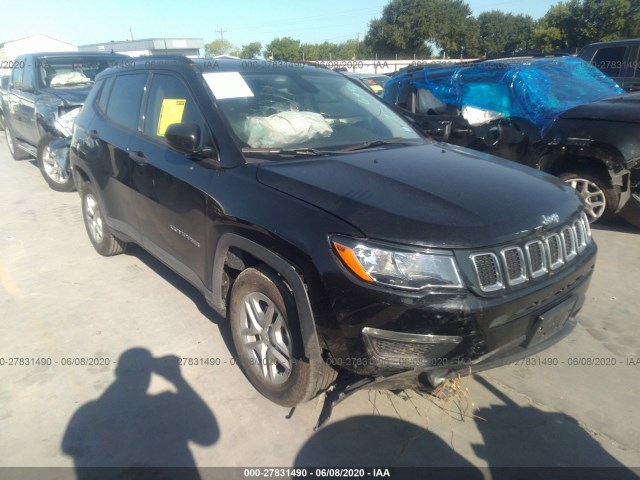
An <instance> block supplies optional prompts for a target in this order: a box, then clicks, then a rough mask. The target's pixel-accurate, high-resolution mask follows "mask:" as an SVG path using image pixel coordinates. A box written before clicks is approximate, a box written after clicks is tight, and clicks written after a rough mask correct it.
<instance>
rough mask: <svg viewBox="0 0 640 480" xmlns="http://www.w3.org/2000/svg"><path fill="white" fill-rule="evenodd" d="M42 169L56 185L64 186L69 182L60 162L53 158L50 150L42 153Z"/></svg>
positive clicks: (47, 149)
mask: <svg viewBox="0 0 640 480" xmlns="http://www.w3.org/2000/svg"><path fill="white" fill-rule="evenodd" d="M42 167H43V168H44V172H45V173H46V175H47V176H48V177H49V178H50V179H51V180H52V181H54V182H55V183H59V184H64V183H67V182H68V181H69V179H68V178H67V177H66V176H65V174H64V171H63V169H62V168H61V167H60V165H58V162H56V161H55V160H54V159H53V157H52V156H51V150H49V148H45V149H44V151H43V152H42Z"/></svg>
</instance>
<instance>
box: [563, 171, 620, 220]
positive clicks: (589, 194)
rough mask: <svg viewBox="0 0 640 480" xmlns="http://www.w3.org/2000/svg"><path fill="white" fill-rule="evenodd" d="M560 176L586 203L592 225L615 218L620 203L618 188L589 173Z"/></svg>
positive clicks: (580, 172) (570, 173)
mask: <svg viewBox="0 0 640 480" xmlns="http://www.w3.org/2000/svg"><path fill="white" fill-rule="evenodd" d="M558 176H559V177H560V178H561V179H562V180H564V181H565V182H567V183H568V184H569V185H571V186H572V187H573V188H575V189H576V191H577V192H578V195H580V197H581V198H582V200H583V201H584V203H585V206H586V213H587V216H588V217H589V222H590V223H594V222H597V221H599V220H610V219H611V218H613V216H614V212H615V211H616V208H617V207H618V202H619V201H620V190H619V189H618V187H615V186H613V185H611V184H610V182H609V181H608V180H605V179H603V178H602V177H601V176H599V175H597V174H595V173H592V172H588V171H576V172H564V173H561V174H560V175H558Z"/></svg>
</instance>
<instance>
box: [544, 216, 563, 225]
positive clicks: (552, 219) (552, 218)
mask: <svg viewBox="0 0 640 480" xmlns="http://www.w3.org/2000/svg"><path fill="white" fill-rule="evenodd" d="M559 221H560V215H558V214H557V213H552V214H551V215H542V225H544V226H545V227H546V226H549V225H553V224H554V223H558V222H559Z"/></svg>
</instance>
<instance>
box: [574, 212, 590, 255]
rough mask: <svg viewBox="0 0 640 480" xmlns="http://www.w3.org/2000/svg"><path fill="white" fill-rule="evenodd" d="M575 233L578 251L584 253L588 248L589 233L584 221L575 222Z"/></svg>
mask: <svg viewBox="0 0 640 480" xmlns="http://www.w3.org/2000/svg"><path fill="white" fill-rule="evenodd" d="M573 233H574V234H575V236H576V250H577V251H578V253H582V251H583V250H584V249H585V248H587V233H586V231H585V228H584V225H583V223H582V220H576V221H575V222H573Z"/></svg>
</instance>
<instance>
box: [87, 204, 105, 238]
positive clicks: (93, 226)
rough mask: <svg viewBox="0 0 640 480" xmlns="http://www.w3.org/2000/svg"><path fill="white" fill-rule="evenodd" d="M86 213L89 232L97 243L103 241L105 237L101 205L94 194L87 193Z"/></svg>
mask: <svg viewBox="0 0 640 480" xmlns="http://www.w3.org/2000/svg"><path fill="white" fill-rule="evenodd" d="M84 215H85V219H86V222H87V226H88V227H89V233H90V234H91V238H93V241H94V242H96V243H102V239H103V226H102V215H101V213H100V207H99V206H98V202H97V201H96V199H95V197H94V196H93V195H92V194H90V193H89V194H87V196H86V198H85V208H84Z"/></svg>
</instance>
